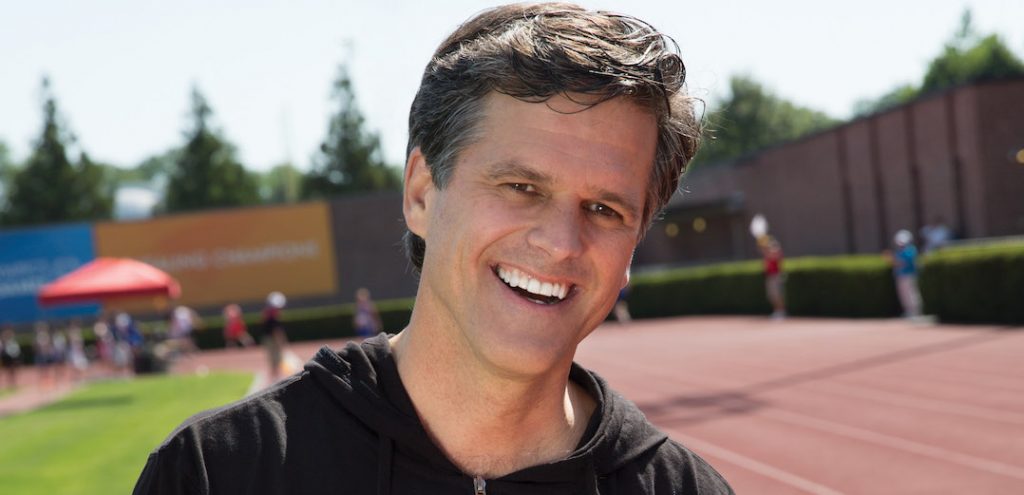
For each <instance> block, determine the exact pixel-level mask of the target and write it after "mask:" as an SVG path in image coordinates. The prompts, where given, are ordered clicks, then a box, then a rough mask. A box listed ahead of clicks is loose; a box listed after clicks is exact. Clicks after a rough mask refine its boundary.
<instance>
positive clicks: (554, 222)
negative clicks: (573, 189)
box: [527, 206, 585, 260]
mask: <svg viewBox="0 0 1024 495" xmlns="http://www.w3.org/2000/svg"><path fill="white" fill-rule="evenodd" d="M584 220H585V218H584V216H583V209H582V208H574V207H571V206H561V207H555V206H552V207H549V208H546V209H545V214H544V215H541V216H540V217H539V218H538V219H537V224H536V225H534V226H533V228H532V229H531V230H530V232H529V234H527V242H528V243H529V244H530V245H531V246H533V247H536V248H538V249H540V250H542V251H544V252H546V253H548V255H550V256H551V257H552V258H553V259H554V260H563V259H570V258H575V257H577V256H579V255H580V253H581V252H582V251H583V228H584V226H583V222H584Z"/></svg>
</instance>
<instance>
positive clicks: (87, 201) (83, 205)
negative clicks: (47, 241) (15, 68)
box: [3, 77, 114, 225]
mask: <svg viewBox="0 0 1024 495" xmlns="http://www.w3.org/2000/svg"><path fill="white" fill-rule="evenodd" d="M42 86H43V131H42V133H41V135H40V137H39V139H38V141H36V143H35V147H34V149H33V150H32V154H31V155H30V156H29V158H28V160H27V161H26V162H25V165H24V166H23V167H22V168H21V170H19V171H18V172H17V173H16V175H15V176H14V180H13V181H12V183H11V184H10V186H11V189H10V191H9V192H8V204H7V209H6V211H5V212H4V215H3V223H4V224H6V225H34V224H42V223H49V222H71V221H82V220H96V219H102V218H109V217H110V214H111V211H112V210H113V203H114V202H113V195H112V193H111V192H110V191H109V190H106V189H109V188H105V187H104V185H103V184H104V181H103V174H102V171H101V170H99V169H98V168H97V167H96V166H95V165H94V164H92V162H90V161H89V160H88V157H87V156H85V154H84V153H83V154H82V159H81V160H80V161H79V163H78V164H72V163H71V161H70V160H68V156H67V148H68V146H69V145H70V144H72V143H73V142H74V137H73V136H72V135H71V133H70V132H69V131H67V129H65V126H64V125H62V122H61V121H60V116H59V113H58V111H57V101H56V98H54V95H53V92H52V91H51V90H50V82H49V80H48V79H47V78H45V77H44V78H43V83H42Z"/></svg>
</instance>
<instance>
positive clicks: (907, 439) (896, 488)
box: [577, 318, 1024, 494]
mask: <svg viewBox="0 0 1024 495" xmlns="http://www.w3.org/2000/svg"><path fill="white" fill-rule="evenodd" d="M1022 330H1024V329H1021V328H1017V329H1008V328H1005V327H981V326H972V327H967V326H963V327H961V326H947V325H942V326H934V325H914V324H910V323H907V322H904V321H900V320H813V319H790V320H788V321H785V322H772V321H770V320H767V319H764V318H678V319H666V320H648V321H641V322H637V323H634V324H632V325H630V326H622V327H618V326H615V325H613V324H612V325H605V326H604V327H602V328H600V329H599V330H597V331H596V332H595V334H594V335H592V336H591V337H590V338H589V339H588V340H587V341H585V342H584V343H583V344H582V345H581V346H580V349H579V352H578V354H577V360H578V361H579V362H580V363H582V364H584V365H585V366H588V367H590V368H592V369H595V370H597V371H598V372H599V373H601V374H602V375H603V376H604V377H605V378H606V379H607V380H608V382H609V383H610V384H611V385H612V387H613V388H616V389H618V390H619V391H621V392H622V393H623V394H624V395H625V396H626V397H628V398H630V399H631V400H633V401H634V402H636V403H637V404H638V405H639V406H640V407H641V409H643V410H644V412H645V413H646V414H647V416H648V417H649V418H650V419H651V420H652V421H653V422H654V423H655V424H657V425H659V426H660V427H661V428H662V429H663V430H665V431H666V432H668V433H669V434H670V435H671V436H672V438H674V439H676V440H678V441H680V442H682V443H683V444H685V445H687V446H689V447H690V448H691V449H693V450H694V451H696V452H697V453H699V454H700V455H701V456H702V457H704V458H705V459H707V460H708V461H709V462H710V463H711V464H712V465H713V466H715V467H716V468H717V469H718V470H719V471H720V472H721V473H722V474H723V475H724V476H725V477H726V479H728V480H729V482H730V483H731V484H732V486H733V488H734V489H735V490H736V492H737V493H740V494H807V493H812V494H881V493H885V494H904V493H921V494H940V493H949V494H954V493H955V494H965V493H969V494H983V493H984V494H987V493H993V494H995V493H999V494H1003V493H1024V331H1022Z"/></svg>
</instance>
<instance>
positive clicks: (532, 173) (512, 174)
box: [487, 160, 552, 184]
mask: <svg viewBox="0 0 1024 495" xmlns="http://www.w3.org/2000/svg"><path fill="white" fill-rule="evenodd" d="M487 177H488V178H489V179H491V180H501V179H510V178H511V179H525V180H527V181H530V182H534V183H537V184H549V183H551V181H552V179H551V176H550V175H548V174H545V173H544V172H541V171H540V170H537V169H534V168H531V167H527V166H526V165H523V164H522V163H519V162H517V161H515V160H508V161H503V162H498V163H496V164H494V165H492V166H491V170H490V171H489V172H488V173H487Z"/></svg>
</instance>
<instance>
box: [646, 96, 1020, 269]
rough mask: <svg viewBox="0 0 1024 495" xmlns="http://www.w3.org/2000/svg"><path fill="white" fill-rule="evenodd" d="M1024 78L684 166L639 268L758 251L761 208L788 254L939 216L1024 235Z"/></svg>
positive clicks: (852, 243) (884, 240)
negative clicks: (753, 232)
mask: <svg viewBox="0 0 1024 495" xmlns="http://www.w3.org/2000/svg"><path fill="white" fill-rule="evenodd" d="M1022 150H1024V79H1015V80H1005V81H992V82H984V83H976V84H972V85H966V86H962V87H958V88H954V89H950V90H947V91H944V92H941V93H937V94H932V95H928V96H925V97H922V98H920V99H918V100H915V101H913V102H910V103H907V104H905V105H902V106H899V107H895V108H892V109H889V110H885V111H882V112H879V113H876V114H873V115H868V116H865V117H860V118H857V119H855V120H853V121H851V122H848V123H845V124H843V125H840V126H838V127H835V128H832V129H829V130H826V131H823V132H819V133H816V134H813V135H810V136H806V137H804V138H801V139H799V140H796V141H793V142H789V143H784V144H780V145H778V146H775V147H772V148H769V149H765V150H761V151H758V152H756V153H753V154H750V155H748V156H744V157H741V158H739V159H736V160H734V161H732V162H729V163H721V164H715V165H711V166H705V167H701V168H700V169H697V170H694V171H693V172H692V173H688V174H687V175H686V177H685V178H684V180H683V192H681V193H678V194H677V195H676V196H675V197H674V198H673V200H672V201H671V202H670V203H669V206H668V208H667V209H666V213H665V215H664V218H663V219H662V221H660V222H659V223H657V224H655V225H654V226H653V227H652V229H651V232H650V233H649V234H648V236H647V238H646V239H645V240H644V242H643V243H642V244H641V246H640V247H639V248H638V250H637V255H636V263H635V264H636V265H637V266H638V267H639V268H641V269H643V268H644V267H653V266H664V265H685V264H697V263H706V262H712V261H724V260H735V259H745V258H752V257H755V256H757V249H756V245H755V243H754V241H753V239H752V238H751V236H750V234H749V232H748V230H747V229H748V227H747V226H748V224H749V222H750V220H751V218H752V217H753V216H754V215H755V214H757V213H761V214H763V215H765V216H766V217H767V219H768V222H769V225H770V232H771V234H772V235H774V236H775V237H777V238H778V239H779V240H780V241H781V243H782V245H783V246H784V247H785V249H786V253H787V255H789V256H794V255H796V256H803V255H834V254H843V253H875V252H879V251H880V250H882V249H885V248H887V247H890V243H891V239H892V236H893V234H894V233H895V232H896V231H897V230H899V229H904V228H905V229H909V230H912V231H913V232H920V229H921V227H923V226H924V225H926V224H928V223H930V222H935V221H937V220H939V221H942V222H944V223H945V224H946V225H947V226H949V227H950V228H952V229H953V231H954V232H955V233H956V235H957V236H958V237H965V238H979V237H1000V236H1010V235H1019V234H1022V233H1024V151H1022Z"/></svg>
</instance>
